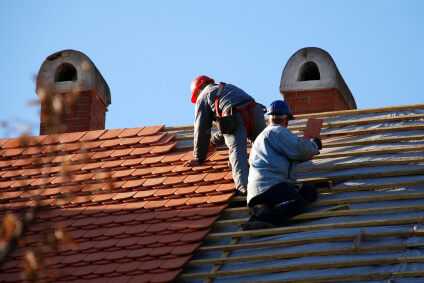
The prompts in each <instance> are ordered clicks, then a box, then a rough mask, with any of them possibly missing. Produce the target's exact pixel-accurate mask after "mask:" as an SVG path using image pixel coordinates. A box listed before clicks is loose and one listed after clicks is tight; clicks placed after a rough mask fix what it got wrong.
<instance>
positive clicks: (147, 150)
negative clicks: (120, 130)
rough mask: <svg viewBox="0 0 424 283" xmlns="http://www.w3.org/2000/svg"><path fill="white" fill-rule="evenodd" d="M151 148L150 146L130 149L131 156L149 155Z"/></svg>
mask: <svg viewBox="0 0 424 283" xmlns="http://www.w3.org/2000/svg"><path fill="white" fill-rule="evenodd" d="M152 149H153V147H152V146H143V147H137V148H135V149H133V151H131V155H132V156H146V157H147V156H150V155H151V154H150V151H151V150H152Z"/></svg>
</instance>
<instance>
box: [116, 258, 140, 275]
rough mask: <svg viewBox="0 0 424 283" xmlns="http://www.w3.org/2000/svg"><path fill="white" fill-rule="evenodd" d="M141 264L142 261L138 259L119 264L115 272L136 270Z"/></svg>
mask: <svg viewBox="0 0 424 283" xmlns="http://www.w3.org/2000/svg"><path fill="white" fill-rule="evenodd" d="M142 264H143V262H140V261H132V262H129V263H124V264H121V265H120V266H119V267H118V268H117V269H116V272H119V273H124V274H125V273H129V272H131V271H135V270H138V268H139V267H140V266H141V265H142Z"/></svg>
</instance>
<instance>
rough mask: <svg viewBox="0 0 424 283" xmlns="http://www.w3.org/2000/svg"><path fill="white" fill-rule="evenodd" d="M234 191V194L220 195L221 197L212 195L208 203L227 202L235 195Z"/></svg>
mask: <svg viewBox="0 0 424 283" xmlns="http://www.w3.org/2000/svg"><path fill="white" fill-rule="evenodd" d="M235 193H236V192H235V191H234V192H230V193H225V194H221V195H214V196H212V197H211V198H210V199H208V201H207V202H208V203H212V204H215V203H223V202H226V201H228V200H229V199H230V198H231V197H232V196H233V195H235Z"/></svg>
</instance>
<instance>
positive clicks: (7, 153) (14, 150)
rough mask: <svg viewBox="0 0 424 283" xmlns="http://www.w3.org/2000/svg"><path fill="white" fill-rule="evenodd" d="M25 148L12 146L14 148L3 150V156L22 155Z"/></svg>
mask: <svg viewBox="0 0 424 283" xmlns="http://www.w3.org/2000/svg"><path fill="white" fill-rule="evenodd" d="M24 150H25V148H12V149H8V150H6V151H5V152H3V154H2V156H3V157H15V156H18V155H21V154H22V152H24Z"/></svg>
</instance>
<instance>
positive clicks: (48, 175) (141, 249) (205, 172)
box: [0, 126, 235, 282]
mask: <svg viewBox="0 0 424 283" xmlns="http://www.w3.org/2000/svg"><path fill="white" fill-rule="evenodd" d="M162 130H163V126H154V127H140V128H129V129H116V130H98V131H89V132H78V133H68V134H61V135H50V136H48V135H45V136H36V137H29V138H13V139H0V213H1V215H2V216H5V215H6V214H7V213H10V212H11V213H13V215H14V216H15V217H16V218H17V219H20V220H22V221H23V220H24V217H25V213H26V212H27V211H28V208H29V207H40V208H41V210H40V211H39V212H38V213H37V215H36V218H35V220H34V221H32V223H30V224H29V226H28V229H27V230H26V231H23V238H22V239H21V240H20V241H19V242H18V244H17V245H16V246H15V247H14V249H13V251H12V252H11V253H10V254H9V256H8V257H7V259H6V260H5V262H3V264H2V266H1V267H0V270H1V271H0V281H1V282H16V281H21V280H22V279H23V278H24V277H22V276H24V273H23V271H24V269H25V268H27V265H28V261H25V260H24V259H25V258H26V256H27V255H28V252H29V251H37V252H36V253H34V254H36V255H38V254H40V250H41V251H42V252H41V255H42V257H41V260H39V262H38V265H37V266H36V267H33V268H32V269H33V271H35V273H34V272H33V273H32V276H34V277H33V279H34V278H37V279H41V280H46V279H49V280H52V281H73V280H92V281H93V282H94V281H96V280H98V282H108V280H109V282H116V280H117V278H119V280H120V281H121V282H169V281H172V280H173V279H174V278H175V277H176V276H177V275H178V274H179V273H180V272H181V270H182V266H183V265H184V264H185V263H186V262H187V261H188V260H189V259H190V257H191V256H192V253H193V251H194V250H195V249H196V248H197V247H198V246H199V245H200V244H201V239H202V238H203V237H204V236H205V235H206V234H207V233H208V232H209V231H210V226H211V225H212V223H213V222H214V221H215V220H216V219H217V218H218V216H219V213H220V212H221V211H222V210H223V209H224V208H225V207H226V202H227V201H228V200H229V199H230V198H231V197H232V196H233V195H234V192H235V185H234V183H233V181H232V176H231V172H230V169H229V168H228V165H227V160H228V156H227V155H226V154H225V153H220V152H216V153H215V154H212V155H211V156H210V158H209V161H208V162H206V163H205V164H204V165H203V166H199V167H193V168H191V167H183V166H181V164H182V163H183V162H184V161H186V160H188V159H191V158H192V152H187V151H185V152H171V150H172V149H173V148H174V147H175V146H176V144H177V143H178V141H174V137H175V134H169V133H166V132H161V131H162ZM63 227H65V228H66V232H65V230H64V228H63ZM58 231H59V232H60V233H62V234H64V235H66V234H68V236H67V237H63V235H62V239H64V238H66V239H68V238H69V239H68V241H62V244H60V245H59V244H57V246H56V248H51V247H50V248H49V249H47V248H45V246H49V245H50V246H51V245H52V241H51V235H52V233H53V235H54V233H56V235H57V233H58ZM71 239H72V240H71ZM3 244H5V246H7V244H8V243H3ZM42 248H43V249H42Z"/></svg>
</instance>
